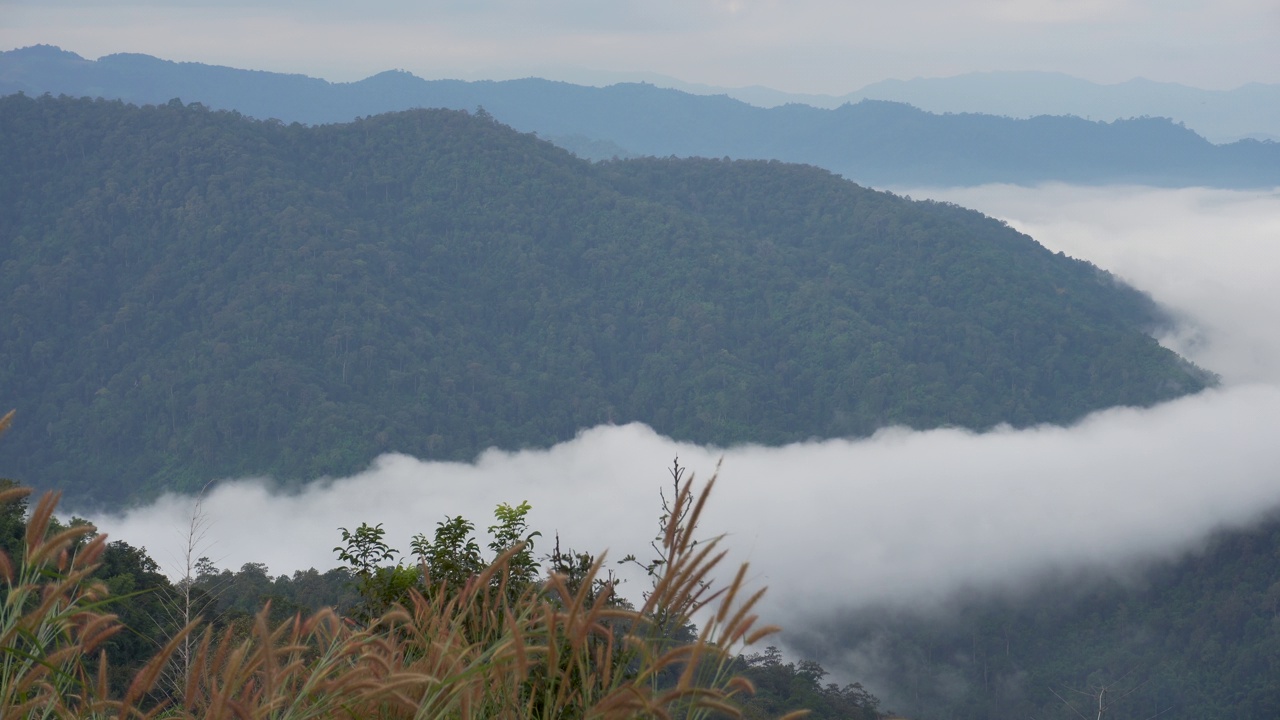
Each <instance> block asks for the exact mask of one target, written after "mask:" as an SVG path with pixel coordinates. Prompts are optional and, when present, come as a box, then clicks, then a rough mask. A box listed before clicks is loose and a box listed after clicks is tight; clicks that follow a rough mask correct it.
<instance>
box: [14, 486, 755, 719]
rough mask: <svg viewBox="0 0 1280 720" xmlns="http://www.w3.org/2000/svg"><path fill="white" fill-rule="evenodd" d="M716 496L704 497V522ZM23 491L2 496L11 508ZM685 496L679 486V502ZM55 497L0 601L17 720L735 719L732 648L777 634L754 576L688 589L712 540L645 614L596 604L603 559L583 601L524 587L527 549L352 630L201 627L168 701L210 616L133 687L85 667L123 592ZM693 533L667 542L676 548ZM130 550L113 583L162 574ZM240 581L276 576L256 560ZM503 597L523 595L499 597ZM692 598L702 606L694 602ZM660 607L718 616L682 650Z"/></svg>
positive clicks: (375, 534)
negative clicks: (762, 616) (101, 575)
mask: <svg viewBox="0 0 1280 720" xmlns="http://www.w3.org/2000/svg"><path fill="white" fill-rule="evenodd" d="M709 489H710V485H708V488H707V490H705V491H703V493H702V495H701V496H700V497H699V499H698V500H697V502H696V503H695V504H694V507H695V508H697V509H695V510H694V511H693V512H692V513H691V514H690V515H689V521H690V522H691V523H694V524H696V521H697V517H698V509H700V508H701V507H702V506H703V504H704V502H705V499H706V494H707V492H708V491H709ZM25 492H27V491H26V490H25V489H10V490H6V491H4V492H3V493H2V494H0V503H5V502H9V501H11V500H13V499H15V498H18V497H20V496H22V494H23V493H25ZM688 496H689V490H688V488H685V489H683V490H682V494H681V497H680V500H679V501H678V502H677V505H682V504H684V503H685V502H687V501H688ZM56 502H57V497H56V496H55V495H53V494H48V495H46V496H45V497H44V498H43V499H42V500H41V502H40V503H39V505H38V506H37V507H36V509H35V510H34V511H33V513H32V516H31V518H30V519H29V521H28V523H27V527H26V532H25V552H24V553H23V554H22V560H21V561H20V562H19V563H17V564H16V565H15V564H14V563H12V562H11V561H10V559H9V556H8V555H7V553H0V570H3V574H4V579H5V581H6V585H7V592H6V595H5V597H4V602H3V604H0V713H3V715H4V717H6V718H7V717H10V716H12V717H15V718H20V717H26V718H43V717H58V718H85V719H88V718H95V719H105V718H131V717H165V718H172V719H173V720H188V719H189V720H195V719H196V718H213V717H231V716H235V717H239V718H245V719H246V720H266V718H271V719H272V720H288V719H289V718H320V717H337V716H346V717H379V718H386V719H387V720H391V719H393V718H455V719H457V720H466V719H468V718H491V717H511V718H515V717H519V718H546V719H547V720H551V719H552V718H555V719H557V720H558V719H561V718H602V719H606V718H617V719H618V720H624V719H630V718H637V717H663V718H672V717H684V718H690V719H698V718H711V717H723V716H728V717H737V716H739V714H740V710H739V708H738V707H737V706H736V704H735V703H736V702H737V701H738V700H739V698H741V697H742V696H743V695H744V694H746V693H747V692H748V691H749V689H750V686H749V683H746V682H745V681H743V680H741V679H740V678H738V677H736V676H735V675H734V674H733V672H732V669H733V667H734V664H735V663H734V655H733V653H734V652H736V651H737V650H739V649H741V648H743V647H745V646H747V645H749V644H751V643H752V642H754V641H755V640H756V639H758V638H760V637H762V636H764V635H767V634H768V633H769V632H772V629H771V628H767V627H766V628H758V627H756V625H757V623H756V617H755V615H753V614H752V609H753V607H754V605H755V603H756V602H757V601H758V599H759V597H760V595H761V592H762V591H759V592H756V593H752V594H749V593H747V591H746V590H745V589H744V588H742V586H741V584H742V581H743V578H744V576H745V574H746V567H745V566H744V567H742V568H740V569H739V571H738V572H737V574H736V576H735V579H734V580H733V581H732V582H731V583H729V584H726V585H725V586H724V587H722V588H720V589H719V590H718V591H716V592H714V593H711V594H708V593H707V588H706V585H705V584H697V583H695V584H692V585H691V584H689V583H687V582H685V579H686V578H689V577H710V576H712V575H714V574H715V572H716V568H717V566H718V565H719V564H720V562H721V560H722V559H723V557H724V554H723V553H722V552H721V553H716V552H713V551H714V545H715V541H711V542H710V543H708V544H707V546H706V547H705V551H698V552H690V549H691V546H690V545H689V544H688V543H687V542H684V541H681V542H680V544H679V545H677V546H666V547H664V552H665V555H666V557H668V558H670V564H669V565H668V567H667V569H668V571H669V575H666V576H663V577H661V578H659V579H658V581H657V582H656V583H655V586H654V591H653V593H652V594H651V598H650V602H649V603H648V604H646V606H645V607H644V608H642V609H640V610H633V609H631V608H626V607H623V606H621V605H618V604H613V603H610V602H609V601H608V598H607V597H603V596H600V597H597V598H595V599H594V600H591V601H590V602H588V598H589V597H590V596H589V593H588V590H589V589H590V588H594V587H597V584H596V583H595V579H596V578H595V574H596V573H598V572H599V570H600V564H601V563H600V561H597V562H596V563H595V565H594V567H593V568H592V569H591V570H590V571H589V572H588V573H587V574H586V576H585V577H584V578H583V583H582V586H581V588H579V589H578V590H576V591H570V589H569V588H568V587H567V586H566V585H565V583H564V582H563V579H562V578H561V577H560V576H558V575H552V576H550V577H548V578H546V579H545V580H544V581H542V582H537V583H520V582H518V581H515V580H514V579H513V578H514V575H513V572H512V568H511V566H510V565H509V560H510V559H511V558H513V557H515V556H516V554H517V552H518V550H519V549H520V547H521V545H520V544H519V543H517V544H516V545H515V546H514V547H511V548H508V549H507V550H506V551H504V552H503V553H501V554H500V556H499V557H498V558H497V560H496V561H494V562H492V563H482V566H481V567H480V568H479V569H478V570H477V573H476V574H475V575H474V576H473V577H472V578H469V579H468V581H467V582H465V583H464V584H463V585H462V586H461V587H454V588H450V587H449V586H447V585H446V584H445V583H443V582H442V583H433V584H431V585H430V586H428V587H424V588H421V589H419V588H410V589H408V591H407V593H405V596H404V599H405V600H406V601H407V605H405V606H401V605H398V604H397V605H395V606H393V607H391V608H389V609H388V611H387V612H385V613H384V614H382V615H380V616H377V617H374V618H370V619H368V620H367V621H366V622H364V623H351V622H344V620H343V618H341V617H340V616H338V615H337V614H335V613H334V612H333V611H332V610H328V609H324V610H321V611H319V612H317V613H315V614H313V615H311V616H310V617H308V618H305V619H304V618H303V617H302V616H301V615H295V616H293V617H292V618H286V619H283V620H279V621H274V622H273V621H272V620H271V616H270V613H269V611H268V609H265V608H264V609H263V610H262V611H260V612H259V613H258V614H257V615H256V616H255V617H254V618H253V619H252V621H251V622H250V623H249V624H248V626H247V627H243V628H234V627H229V628H227V630H226V631H224V632H221V633H216V632H215V629H214V627H213V626H206V627H205V629H204V630H203V632H202V633H200V634H199V636H198V639H197V641H196V643H195V644H194V651H193V653H192V655H191V657H190V658H189V660H190V662H189V664H188V665H186V666H185V669H184V672H183V673H182V674H181V675H180V676H179V677H178V683H177V684H176V686H175V687H174V688H173V689H172V690H168V691H166V689H164V688H163V687H162V685H161V684H160V680H161V678H162V677H163V676H164V675H165V672H166V668H170V667H172V665H171V663H172V661H173V660H174V659H176V657H177V656H176V655H175V650H176V649H178V648H179V647H181V646H182V645H183V644H184V643H185V642H186V640H187V639H188V638H190V637H193V633H195V632H196V631H197V625H198V624H199V623H198V622H197V623H192V624H188V625H186V626H184V627H181V628H176V629H174V630H173V631H172V635H171V637H170V638H169V639H168V640H167V641H166V642H165V643H164V644H163V646H162V647H159V648H158V649H157V651H156V653H155V655H154V657H153V658H152V659H150V660H148V661H147V662H146V663H145V664H144V665H142V666H140V667H138V668H136V672H134V673H132V679H131V680H130V681H129V682H128V683H127V686H126V687H125V688H124V689H123V690H120V689H118V688H116V687H113V684H112V683H110V682H109V681H108V678H109V677H110V675H111V673H112V668H111V667H110V666H109V660H108V657H107V654H105V653H104V654H102V655H101V656H100V657H99V658H98V659H97V660H96V662H93V661H89V660H88V659H87V656H88V655H90V654H91V653H92V652H93V651H94V650H95V649H96V648H97V647H98V646H99V645H101V643H102V642H103V640H105V639H107V638H109V637H111V636H112V635H114V634H116V633H118V632H119V631H120V630H121V629H122V628H121V626H120V625H119V623H118V621H117V619H116V618H115V617H114V616H111V615H107V614H104V613H102V612H101V611H100V609H99V608H100V607H101V606H102V604H103V603H104V602H106V601H107V600H109V599H112V598H111V593H110V591H109V590H108V589H107V588H106V586H105V585H103V584H101V583H93V582H90V576H91V574H92V573H93V572H94V570H95V568H96V563H97V561H98V559H99V558H100V557H101V556H102V551H103V548H104V547H105V538H104V537H102V536H96V537H94V538H93V539H92V540H90V541H88V542H87V543H84V544H78V540H79V539H81V538H83V537H85V536H86V535H90V534H92V528H90V527H88V526H84V525H80V526H78V527H74V528H70V529H66V530H61V531H57V532H54V533H52V534H51V532H50V531H51V529H53V524H52V518H53V511H54V507H55V504H56ZM528 509H529V508H528V506H527V503H522V504H521V505H519V506H515V507H511V506H500V508H499V512H498V513H497V517H498V519H499V525H498V526H497V527H498V528H499V530H500V532H499V533H498V535H499V536H500V538H506V537H522V536H525V537H527V534H526V530H527V528H526V527H525V523H524V517H525V514H526V513H527V512H528ZM439 529H440V530H441V533H440V534H439V535H440V536H439V540H440V542H441V548H445V547H455V548H456V547H461V548H463V550H462V552H463V553H464V554H466V553H468V552H470V550H468V549H467V545H469V544H473V543H471V542H470V541H468V540H467V538H468V537H469V533H470V526H469V523H466V522H465V521H459V520H458V519H456V518H450V519H448V520H446V521H445V522H443V523H441V524H440V528H439ZM504 533H506V534H504ZM510 533H514V535H510ZM344 536H345V539H346V541H347V544H346V545H345V546H340V547H339V548H338V551H339V553H340V554H342V555H344V558H345V559H346V560H347V561H348V562H351V563H353V564H354V565H356V566H357V568H358V569H357V572H360V573H363V574H365V575H370V576H371V575H376V574H377V573H378V571H379V570H382V569H386V568H384V567H380V566H378V565H377V564H376V563H378V562H383V561H387V560H390V559H391V558H392V557H393V556H394V554H393V553H391V552H389V549H388V548H386V546H385V543H384V542H383V540H382V533H381V528H380V526H372V527H370V526H368V525H362V526H361V527H360V528H358V529H357V530H356V531H355V532H348V531H344ZM687 537H688V534H687V533H681V532H669V533H668V534H667V538H668V540H669V541H670V540H672V539H673V538H687ZM501 542H502V540H501V539H497V540H495V543H496V544H499V545H500V544H501ZM459 543H460V544H459ZM117 549H118V556H117V558H116V559H115V561H114V565H115V567H114V568H113V569H112V570H111V571H110V572H111V573H112V574H113V577H116V578H123V577H126V576H131V575H133V574H139V575H145V574H147V573H150V572H154V563H153V562H151V560H150V559H149V558H147V556H146V555H145V553H142V552H140V551H136V550H134V549H131V548H128V546H125V545H123V544H121V545H120V546H119V547H118V548H117ZM198 567H199V570H200V573H199V578H198V579H199V580H201V581H204V580H207V579H209V578H212V577H215V576H217V575H218V574H219V573H218V571H217V569H216V568H215V567H213V566H212V564H211V563H209V562H208V561H207V560H202V561H201V562H199V563H198ZM131 571H132V572H131ZM241 574H242V575H249V576H252V575H255V574H258V575H261V576H262V577H263V578H265V576H266V573H265V568H263V567H262V566H260V565H256V564H252V563H250V564H248V565H246V566H245V568H243V569H242V571H241ZM504 588H505V589H509V590H511V591H509V592H502V591H496V592H495V590H502V589H504ZM690 591H692V592H694V593H695V594H696V596H697V600H696V602H684V601H682V600H681V598H680V596H681V594H682V593H685V592H690ZM657 607H688V608H695V607H698V608H703V609H705V610H706V611H708V622H707V625H705V626H704V629H703V631H702V632H701V633H700V634H699V635H697V636H692V637H689V638H685V639H683V640H680V641H676V642H670V639H669V638H662V637H657V636H655V635H654V634H653V633H652V632H651V630H650V628H651V624H652V619H651V618H652V617H653V611H654V609H655V608H657ZM685 619H686V620H687V619H688V618H685ZM95 664H96V666H97V669H96V671H95V670H94V668H93V666H94V665H95ZM662 678H670V679H671V681H670V682H659V680H660V679H662Z"/></svg>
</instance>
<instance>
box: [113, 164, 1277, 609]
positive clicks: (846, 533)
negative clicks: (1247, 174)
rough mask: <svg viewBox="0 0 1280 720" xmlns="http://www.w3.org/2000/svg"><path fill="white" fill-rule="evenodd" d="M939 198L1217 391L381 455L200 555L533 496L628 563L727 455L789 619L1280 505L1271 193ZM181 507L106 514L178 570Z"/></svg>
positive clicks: (729, 522)
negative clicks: (1056, 417)
mask: <svg viewBox="0 0 1280 720" xmlns="http://www.w3.org/2000/svg"><path fill="white" fill-rule="evenodd" d="M922 194H923V193H920V192H918V191H916V192H913V195H916V196H920V195H922ZM932 194H933V195H934V196H939V197H946V198H947V199H953V200H962V201H965V202H967V204H969V205H971V206H976V207H978V208H981V209H985V210H987V211H989V212H992V213H994V214H997V215H999V216H1002V217H1006V218H1009V219H1010V221H1011V222H1012V223H1014V224H1015V225H1016V226H1019V227H1025V228H1030V229H1034V230H1035V232H1036V234H1037V236H1038V237H1041V238H1043V239H1044V240H1045V242H1046V244H1049V245H1050V247H1054V248H1061V249H1063V250H1065V251H1067V252H1069V253H1071V254H1074V255H1078V256H1081V257H1085V258H1087V259H1092V260H1095V261H1096V262H1097V263H1098V264H1100V265H1102V266H1103V267H1109V268H1112V269H1115V270H1117V271H1118V272H1120V273H1121V274H1122V275H1125V276H1126V277H1129V278H1131V279H1132V280H1133V281H1134V282H1136V283H1138V284H1139V286H1140V287H1143V288H1146V289H1148V290H1150V291H1151V292H1153V293H1154V294H1155V296H1156V297H1157V298H1158V299H1160V300H1162V301H1164V302H1168V303H1171V304H1173V305H1174V306H1176V307H1178V308H1179V309H1180V310H1182V311H1183V312H1184V313H1185V315H1186V317H1187V318H1188V320H1189V321H1191V322H1194V323H1196V324H1197V326H1198V327H1199V329H1200V331H1201V333H1202V334H1203V337H1204V338H1206V344H1204V345H1202V346H1200V347H1198V348H1196V350H1197V352H1198V353H1199V355H1198V357H1200V359H1202V360H1204V361H1205V362H1206V364H1207V365H1209V366H1210V367H1211V369H1222V370H1224V375H1225V376H1226V379H1227V381H1228V382H1227V384H1226V386H1225V387H1224V388H1223V389H1221V390H1216V391H1210V392H1206V393H1202V394H1200V395H1197V396H1194V397H1188V398H1183V399H1181V400H1178V401H1175V402H1171V403H1167V404H1164V405H1161V406H1158V407H1155V408H1150V409H1132V408H1118V409H1113V410H1108V411H1105V412H1101V413H1097V414H1095V415H1093V416H1090V417H1089V418H1087V419H1085V420H1084V421H1083V422H1081V423H1079V424H1078V425H1076V426H1074V427H1071V428H1061V427H1039V428H1033V429H1028V430H1021V431H1014V430H1010V429H1001V430H996V431H993V432H989V433H985V434H973V433H968V432H963V431H958V430H939V431H932V432H912V431H906V430H900V429H898V430H886V431H884V432H882V433H880V434H878V435H877V436H875V437H873V438H870V439H867V440H862V441H842V440H836V441H827V442H815V443H807V444H798V445H792V446H787V447H781V448H762V447H740V448H730V449H725V450H721V449H716V448H702V447H696V446H692V445H688V444H681V443H676V442H673V441H671V440H668V439H664V438H662V437H659V436H657V435H656V434H654V433H653V432H652V431H650V430H649V429H648V428H645V427H643V426H639V425H631V426H625V427H610V428H596V429H594V430H590V431H587V432H585V433H583V434H582V435H581V436H580V437H579V438H578V439H576V440H574V441H572V442H568V443H564V444H562V445H558V446H556V447H554V448H551V449H550V450H545V451H527V452H518V453H504V452H496V451H494V452H489V453H486V454H485V455H483V456H482V457H481V458H479V459H478V460H477V461H476V462H475V463H473V464H449V463H431V462H423V461H419V460H416V459H414V458H409V457H405V456H396V455H392V456H386V457H383V458H380V459H378V461H377V462H376V463H375V464H374V466H373V467H372V468H370V469H369V470H368V471H366V472H364V473H361V474H359V475H356V476H353V477H351V478H344V479H340V480H335V481H332V482H327V483H324V484H319V485H314V486H311V487H309V488H306V489H304V490H302V491H301V492H298V493H295V494H289V495H280V494H274V493H272V492H271V491H270V490H269V489H268V488H267V486H266V485H264V484H263V483H261V482H255V481H242V482H234V483H225V484H223V485H222V486H220V487H218V488H217V489H216V490H215V491H213V493H212V494H211V495H210V496H209V497H208V498H207V500H206V504H205V509H206V511H207V512H208V514H209V517H210V519H211V520H212V521H213V525H212V529H211V538H214V540H213V542H212V544H211V546H210V548H209V549H208V552H207V553H206V554H208V555H210V556H211V557H214V558H217V559H219V561H220V564H221V565H222V566H224V567H233V568H235V567H238V566H239V564H240V563H243V562H249V561H255V562H265V563H267V564H268V566H269V567H270V568H271V570H272V571H273V572H277V573H279V572H286V571H289V570H291V569H293V568H298V567H307V566H312V565H315V566H318V567H322V568H323V567H331V566H333V565H334V564H336V563H335V562H334V556H333V554H332V552H331V550H330V549H331V548H332V547H333V546H334V545H336V544H337V540H338V533H337V528H338V527H339V526H345V527H348V528H350V527H354V526H355V525H357V524H358V523H360V522H362V521H367V522H371V523H376V522H383V523H385V526H386V527H387V529H388V532H389V538H390V539H391V540H392V543H393V544H394V545H398V546H399V547H400V548H402V549H407V547H408V538H409V536H410V535H412V534H413V533H415V532H426V533H430V532H431V531H432V530H433V528H434V527H435V523H437V522H439V521H440V520H443V519H444V517H445V515H457V514H463V515H466V516H467V517H469V518H471V519H473V520H474V521H476V523H477V525H479V526H481V527H484V526H485V525H486V524H487V522H488V520H489V518H490V513H491V511H492V508H493V506H494V505H495V504H496V503H498V502H519V501H521V500H526V499H527V500H529V501H531V502H532V504H533V507H534V510H533V512H532V514H531V520H532V524H533V525H534V526H535V527H536V528H538V529H541V530H542V531H543V532H544V533H546V534H547V536H548V538H549V537H550V536H551V534H552V533H553V532H555V531H560V532H561V533H562V535H563V538H564V540H565V542H566V543H567V544H569V545H571V546H573V547H575V548H577V549H589V550H600V549H604V548H609V549H610V550H611V552H612V556H613V557H615V558H617V557H620V556H621V555H622V554H623V553H626V552H633V551H634V552H637V553H641V554H642V553H643V551H644V550H645V546H646V543H647V541H648V539H649V538H650V537H651V536H652V535H653V533H654V531H655V529H656V520H655V518H656V514H657V508H658V497H657V492H658V488H659V487H662V486H663V484H664V481H665V479H666V475H665V468H666V467H667V466H668V465H669V463H670V459H671V458H672V457H673V456H675V455H676V454H678V455H679V456H680V458H681V462H682V463H684V464H686V465H688V466H689V467H690V468H692V469H693V470H695V471H696V472H697V473H698V474H699V475H701V476H703V477H706V476H707V474H708V473H710V472H711V471H712V469H713V468H714V467H715V464H716V462H717V460H718V459H719V458H721V457H723V468H722V472H721V481H720V484H719V485H718V487H717V491H716V497H715V500H714V502H713V505H712V509H711V512H710V514H709V516H708V518H707V521H706V523H705V526H704V527H705V529H706V531H707V532H709V533H711V532H726V533H728V543H729V545H730V547H731V548H732V549H733V551H734V553H735V558H736V559H739V560H750V562H751V563H752V567H753V569H754V570H753V578H754V580H755V581H756V582H759V583H762V584H768V585H769V586H770V587H771V590H770V594H769V596H768V598H769V599H768V603H767V606H766V610H767V612H768V613H769V615H768V616H767V618H766V619H767V620H769V621H779V622H781V623H783V624H784V625H786V624H787V623H788V622H791V623H795V624H803V623H804V622H805V621H806V619H813V618H817V617H823V616H827V615H829V614H832V613H836V612H838V611H841V610H847V609H850V608H856V607H859V606H864V605H866V604H871V603H881V602H894V603H897V604H904V603H912V602H918V603H925V604H927V603H928V602H931V601H934V600H937V599H939V598H942V597H944V596H945V595H946V594H948V593H950V592H953V591H955V590H957V589H959V588H962V587H977V588H987V589H1000V588H1010V587H1016V586H1017V584H1018V583H1019V582H1020V581H1021V580H1022V579H1023V578H1026V577H1029V576H1033V575H1035V574H1037V573H1041V572H1048V571H1053V570H1061V569H1068V570H1069V569H1077V568H1103V569H1108V570H1113V571H1117V572H1120V571H1123V570H1124V569H1125V568H1126V567H1127V566H1128V565H1129V564H1131V563H1133V562H1135V561H1138V560H1142V559H1147V558H1154V557H1169V556H1173V555H1175V554H1176V553H1178V552H1181V551H1183V550H1186V549H1187V548H1190V547H1193V546H1194V545H1195V544H1196V543H1197V542H1200V541H1201V540H1202V539H1203V538H1204V537H1205V536H1206V534H1207V533H1209V532H1210V531H1212V530H1213V529H1215V528H1218V527H1222V526H1241V525H1245V524H1248V523H1250V522H1252V521H1254V520H1255V519H1257V518H1258V517H1259V516H1260V514H1261V513H1263V512H1265V511H1267V510H1268V509H1270V508H1273V507H1275V506H1277V505H1280V483H1278V482H1277V481H1276V475H1275V468H1277V467H1280V445H1278V444H1277V443H1276V442H1275V428H1276V427H1277V426H1280V325H1277V324H1276V323H1274V322H1273V321H1267V320H1266V318H1267V315H1268V314H1269V313H1271V314H1270V317H1271V318H1274V317H1275V316H1276V315H1275V314H1274V312H1275V310H1276V309H1277V308H1280V304H1278V299H1280V287H1278V285H1277V284H1276V283H1269V282H1266V281H1265V279H1266V278H1275V277H1280V253H1277V252H1276V244H1277V241H1280V235H1277V234H1276V232H1275V231H1276V228H1277V224H1276V223H1277V222H1280V201H1278V200H1277V197H1276V195H1275V194H1268V193H1233V192H1221V191H1205V190H1181V191H1166V190H1152V189H1147V188H1104V189H1081V188H1072V187H1046V188H1040V189H1033V190H1027V189H1019V188H1005V187H989V188H981V189H976V190H963V191H945V192H943V191H932ZM1206 238H1210V239H1206ZM1237 313H1240V314H1239V315H1237ZM1237 355H1243V356H1245V357H1243V358H1240V357H1236V356H1237ZM1209 360H1213V361H1214V362H1209ZM1219 361H1220V362H1222V363H1223V364H1222V365H1218V364H1215V363H1217V362H1219ZM189 503H190V501H189V500H188V499H183V498H173V497H169V498H166V499H164V500H162V501H161V502H159V503H157V504H156V505H153V506H151V507H148V508H143V509H139V510H137V511H135V512H133V513H131V514H129V515H126V516H124V517H113V518H98V521H99V523H100V525H101V527H102V528H103V529H105V530H107V531H109V532H111V533H112V534H113V535H114V536H116V537H120V538H123V539H125V540H127V541H129V542H131V543H133V544H141V545H145V546H146V547H147V548H148V550H149V551H151V553H152V554H153V556H155V557H156V558H157V559H158V560H160V561H162V562H170V563H171V562H172V560H173V558H174V555H175V553H174V550H175V549H176V548H177V547H178V546H179V544H180V542H179V540H178V538H179V536H180V528H181V527H183V526H184V525H185V518H184V514H185V513H186V512H188V510H187V508H188V507H189ZM637 590H638V588H635V586H634V585H633V586H632V590H631V592H635V591H637Z"/></svg>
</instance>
